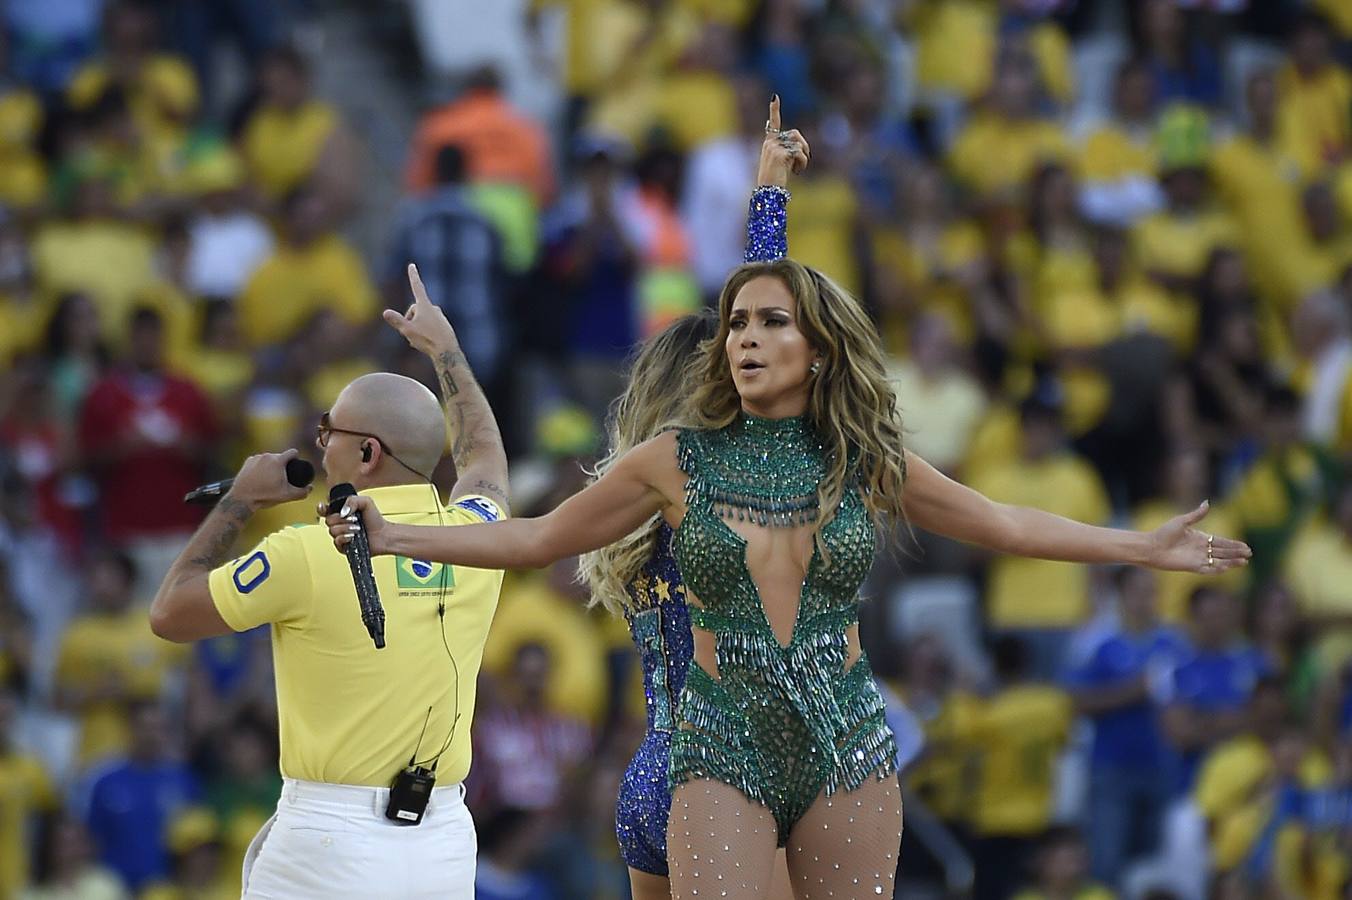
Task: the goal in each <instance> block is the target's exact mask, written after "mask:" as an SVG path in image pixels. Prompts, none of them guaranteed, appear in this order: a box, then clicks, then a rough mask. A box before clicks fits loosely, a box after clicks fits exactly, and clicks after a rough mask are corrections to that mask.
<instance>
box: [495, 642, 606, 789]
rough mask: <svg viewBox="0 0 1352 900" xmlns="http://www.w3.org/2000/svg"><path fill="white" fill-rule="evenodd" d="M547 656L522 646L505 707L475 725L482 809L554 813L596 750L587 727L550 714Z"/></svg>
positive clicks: (538, 648)
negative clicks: (583, 763) (568, 785)
mask: <svg viewBox="0 0 1352 900" xmlns="http://www.w3.org/2000/svg"><path fill="white" fill-rule="evenodd" d="M550 666H551V662H550V656H549V651H548V650H546V649H545V648H544V646H542V645H540V644H523V645H521V647H520V648H519V649H518V650H517V651H516V658H515V660H514V661H513V665H512V671H511V675H510V678H509V679H508V680H506V681H505V683H504V684H503V689H502V692H501V700H502V702H501V704H500V705H498V706H496V707H493V708H485V709H484V710H482V711H481V712H480V713H479V715H478V717H477V719H476V721H475V723H474V744H475V754H474V755H475V759H476V760H478V765H477V766H476V767H475V769H474V774H473V775H472V776H471V780H472V781H474V782H477V783H478V784H477V787H476V789H475V793H476V794H477V795H478V796H479V797H480V798H482V799H481V801H480V802H479V803H477V804H474V803H472V805H474V806H476V807H477V808H480V809H484V810H492V809H495V808H501V807H517V808H519V809H523V810H531V811H537V812H553V811H555V810H557V809H558V806H559V803H560V801H561V800H562V799H563V796H564V794H563V792H564V789H565V786H566V784H567V781H568V779H570V778H571V777H572V776H573V775H574V774H575V770H576V769H577V768H578V766H580V765H581V764H582V762H583V761H584V760H585V759H586V758H587V756H588V755H589V754H590V753H591V751H592V736H591V732H590V729H589V728H588V727H587V725H586V724H585V723H583V722H581V721H579V720H577V719H574V718H570V717H568V716H563V715H560V714H559V713H556V712H552V711H551V710H550V709H549V707H548V704H547V696H548V689H549V681H550Z"/></svg>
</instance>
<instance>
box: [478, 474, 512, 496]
mask: <svg viewBox="0 0 1352 900" xmlns="http://www.w3.org/2000/svg"><path fill="white" fill-rule="evenodd" d="M474 490H476V491H478V492H479V493H480V494H487V495H488V496H490V497H495V498H498V499H502V500H506V499H507V492H506V491H504V490H503V489H502V485H500V484H495V483H493V482H491V481H485V480H484V479H482V478H481V479H479V480H478V481H476V482H474Z"/></svg>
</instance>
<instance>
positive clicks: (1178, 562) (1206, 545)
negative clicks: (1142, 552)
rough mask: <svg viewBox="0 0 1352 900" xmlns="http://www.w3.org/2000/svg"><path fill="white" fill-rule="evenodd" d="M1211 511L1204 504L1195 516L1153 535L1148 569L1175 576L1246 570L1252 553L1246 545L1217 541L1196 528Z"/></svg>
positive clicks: (1174, 520) (1173, 521)
mask: <svg viewBox="0 0 1352 900" xmlns="http://www.w3.org/2000/svg"><path fill="white" fill-rule="evenodd" d="M1210 511H1211V501H1209V500H1205V501H1203V502H1202V505H1201V506H1199V507H1197V508H1196V509H1194V510H1193V511H1192V512H1189V513H1184V514H1183V515H1181V516H1175V517H1174V518H1172V519H1170V520H1169V521H1168V522H1165V523H1164V524H1163V525H1161V526H1160V527H1159V528H1156V529H1155V530H1154V531H1152V532H1150V546H1151V551H1150V557H1149V559H1148V560H1147V562H1148V563H1149V565H1150V566H1151V567H1153V568H1156V569H1166V570H1169V571H1173V572H1196V573H1198V574H1199V575H1219V574H1220V573H1222V572H1227V571H1229V570H1230V569H1234V568H1238V567H1239V566H1247V565H1248V564H1249V558H1250V557H1252V556H1253V551H1252V550H1250V549H1249V545H1248V544H1246V543H1244V542H1243V541H1236V540H1231V539H1230V538H1223V537H1216V536H1215V535H1212V534H1209V533H1207V532H1205V531H1201V530H1199V529H1197V528H1194V527H1193V526H1194V525H1196V524H1197V523H1198V522H1200V521H1202V519H1203V517H1205V516H1206V514H1207V513H1208V512H1210Z"/></svg>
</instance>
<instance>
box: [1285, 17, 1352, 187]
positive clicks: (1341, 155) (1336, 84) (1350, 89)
mask: <svg viewBox="0 0 1352 900" xmlns="http://www.w3.org/2000/svg"><path fill="white" fill-rule="evenodd" d="M1287 49H1288V53H1289V59H1290V61H1289V62H1288V64H1287V65H1286V66H1285V68H1284V69H1283V70H1282V72H1281V74H1280V82H1279V91H1280V93H1279V98H1280V102H1281V118H1280V125H1279V128H1280V135H1281V140H1282V143H1283V144H1284V145H1285V147H1286V149H1287V152H1289V153H1290V154H1291V155H1292V156H1293V157H1294V158H1295V159H1297V160H1298V161H1299V162H1300V166H1301V169H1302V172H1303V173H1304V174H1305V175H1306V176H1310V175H1313V174H1314V173H1316V172H1318V171H1319V170H1320V169H1321V168H1323V167H1324V166H1326V165H1337V164H1338V163H1341V162H1343V161H1344V160H1346V158H1347V153H1348V150H1349V149H1352V123H1349V122H1348V114H1347V110H1348V107H1349V106H1350V105H1352V77H1349V76H1348V73H1347V71H1346V70H1345V69H1343V68H1342V67H1341V66H1339V65H1338V64H1337V63H1336V62H1335V60H1334V59H1333V53H1332V51H1333V29H1332V27H1331V26H1330V24H1329V21H1328V19H1326V18H1324V17H1323V16H1322V15H1320V14H1319V13H1318V12H1316V11H1313V10H1307V11H1304V12H1303V13H1302V14H1301V15H1300V16H1299V17H1298V18H1297V19H1296V22H1295V24H1294V26H1293V27H1292V29H1291V34H1290V36H1289V38H1288V40H1287Z"/></svg>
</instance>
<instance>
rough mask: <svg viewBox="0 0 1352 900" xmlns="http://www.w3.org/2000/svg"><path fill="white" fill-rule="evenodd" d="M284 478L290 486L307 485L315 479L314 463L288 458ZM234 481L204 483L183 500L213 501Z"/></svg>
mask: <svg viewBox="0 0 1352 900" xmlns="http://www.w3.org/2000/svg"><path fill="white" fill-rule="evenodd" d="M286 480H287V481H288V482H289V483H290V484H291V486H292V487H298V488H303V487H309V486H310V483H311V482H312V481H314V480H315V467H314V464H313V463H309V462H306V461H305V460H303V459H301V458H300V457H296V458H295V459H288V460H287V461H286ZM234 483H235V479H234V478H223V479H221V480H220V481H213V482H211V483H209V484H204V485H202V486H201V487H199V488H194V489H193V490H191V491H188V493H186V494H184V495H183V502H184V503H194V504H199V505H206V504H210V503H215V502H217V501H218V500H220V499H221V498H222V497H224V496H225V495H226V494H228V493H229V492H230V488H231V487H232V486H233V485H234Z"/></svg>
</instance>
